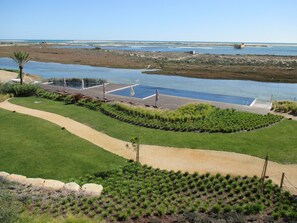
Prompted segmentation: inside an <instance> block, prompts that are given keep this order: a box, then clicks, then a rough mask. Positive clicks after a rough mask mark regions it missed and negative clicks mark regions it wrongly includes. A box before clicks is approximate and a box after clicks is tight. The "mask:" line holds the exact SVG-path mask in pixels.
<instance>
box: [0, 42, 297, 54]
mask: <svg viewBox="0 0 297 223" xmlns="http://www.w3.org/2000/svg"><path fill="white" fill-rule="evenodd" d="M44 41H45V42H47V43H49V44H53V46H52V47H55V48H87V49H92V48H95V47H100V48H102V49H106V50H125V51H145V52H189V51H195V52H196V53H199V54H228V55H236V54H240V55H247V54H251V55H282V56H297V43H295V44H293V43H253V42H248V43H245V44H246V47H245V48H243V49H234V47H233V46H234V44H235V43H232V42H193V41H192V42H188V41H106V40H105V41H99V40H97V41H96V40H91V41H82V40H0V42H1V43H11V42H18V43H27V44H36V43H41V42H44Z"/></svg>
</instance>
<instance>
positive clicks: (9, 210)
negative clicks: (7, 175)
mask: <svg viewBox="0 0 297 223" xmlns="http://www.w3.org/2000/svg"><path fill="white" fill-rule="evenodd" d="M0 180H1V179H0ZM18 218H19V211H18V206H17V204H16V199H15V198H14V197H13V196H12V195H10V194H9V193H8V192H7V191H6V190H0V222H1V223H14V222H16V221H17V219H18Z"/></svg>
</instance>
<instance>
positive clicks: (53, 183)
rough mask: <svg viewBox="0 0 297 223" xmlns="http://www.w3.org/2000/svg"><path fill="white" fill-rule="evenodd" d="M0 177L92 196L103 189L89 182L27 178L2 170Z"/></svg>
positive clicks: (99, 193)
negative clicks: (81, 184) (79, 183)
mask: <svg viewBox="0 0 297 223" xmlns="http://www.w3.org/2000/svg"><path fill="white" fill-rule="evenodd" d="M0 178H3V179H4V180H7V181H11V182H16V183H19V184H22V185H28V186H32V187H40V188H43V189H48V190H67V191H71V192H76V193H84V194H88V195H92V196H100V195H101V193H102V191H103V186H102V185H99V184H94V183H90V184H84V185H83V186H82V187H80V186H79V185H78V184H77V183H75V182H69V183H63V182H61V181H58V180H50V179H42V178H27V177H26V176H23V175H18V174H9V173H7V172H4V171H2V172H1V171H0Z"/></svg>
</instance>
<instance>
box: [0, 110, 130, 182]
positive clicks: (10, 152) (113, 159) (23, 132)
mask: <svg viewBox="0 0 297 223" xmlns="http://www.w3.org/2000/svg"><path fill="white" fill-rule="evenodd" d="M0 126H1V128H0V138H1V140H0V171H7V172H9V173H17V174H23V175H26V176H29V177H42V178H51V179H58V180H67V179H69V178H72V177H79V176H83V175H85V174H87V173H95V172H98V171H104V170H110V169H113V168H117V167H119V166H122V165H123V164H124V163H125V160H124V159H123V158H121V157H118V156H116V155H113V154H111V153H109V152H106V151H105V150H103V149H101V148H99V147H97V146H95V145H93V144H91V143H89V142H87V141H85V140H83V139H80V138H78V137H76V136H74V135H72V134H71V133H69V132H68V131H66V130H62V129H61V128H60V127H58V126H57V125H54V124H52V123H50V122H47V121H44V120H41V119H38V118H34V117H30V116H26V115H21V114H18V113H12V112H9V111H6V110H3V109H0Z"/></svg>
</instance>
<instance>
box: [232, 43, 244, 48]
mask: <svg viewBox="0 0 297 223" xmlns="http://www.w3.org/2000/svg"><path fill="white" fill-rule="evenodd" d="M244 47H245V45H244V43H241V44H234V49H243V48H244Z"/></svg>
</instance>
